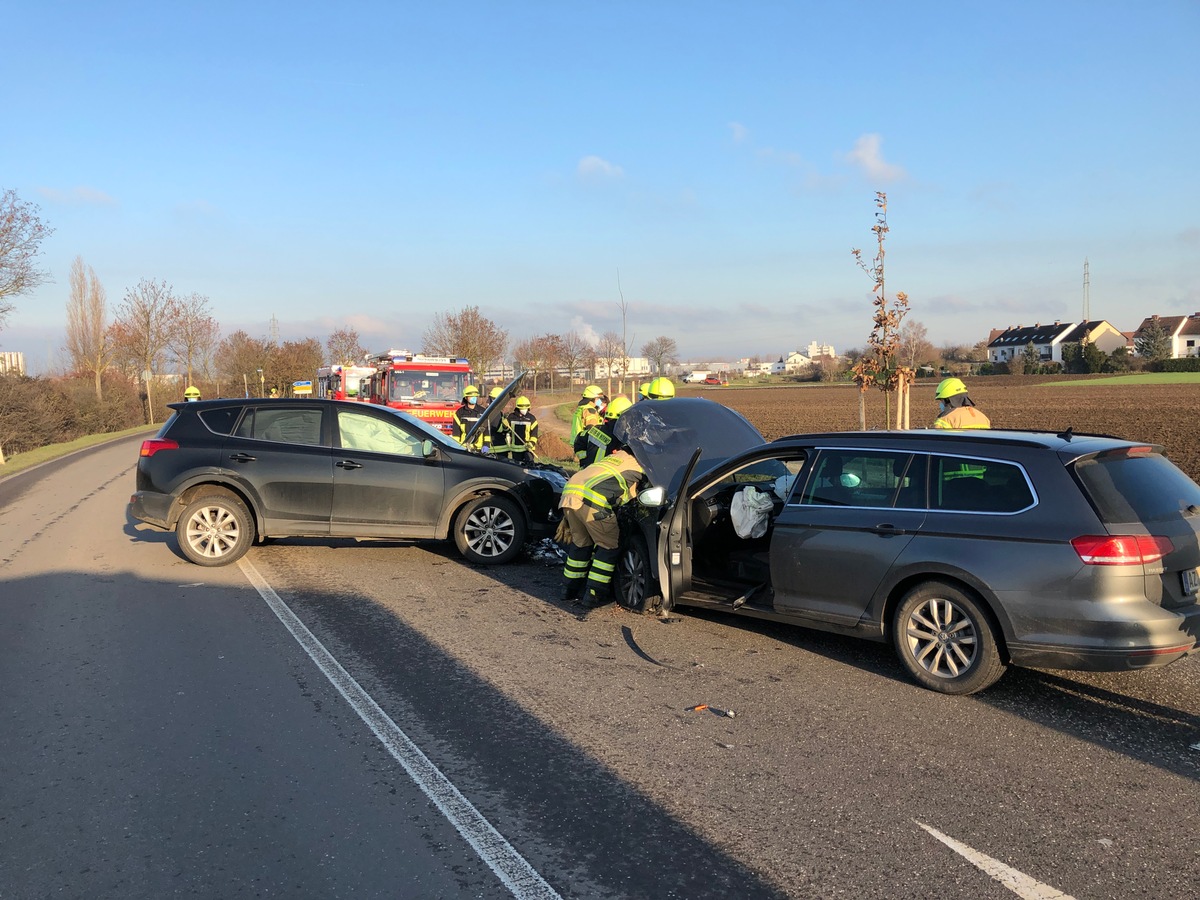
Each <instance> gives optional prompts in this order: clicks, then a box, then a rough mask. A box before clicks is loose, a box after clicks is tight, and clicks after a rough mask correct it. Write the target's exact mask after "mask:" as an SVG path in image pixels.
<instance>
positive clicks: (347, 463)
mask: <svg viewBox="0 0 1200 900" xmlns="http://www.w3.org/2000/svg"><path fill="white" fill-rule="evenodd" d="M334 465H335V466H337V467H338V468H339V469H361V468H362V467H363V466H362V463H357V462H355V461H354V460H352V459H339V460H338V461H337V462H335V463H334Z"/></svg>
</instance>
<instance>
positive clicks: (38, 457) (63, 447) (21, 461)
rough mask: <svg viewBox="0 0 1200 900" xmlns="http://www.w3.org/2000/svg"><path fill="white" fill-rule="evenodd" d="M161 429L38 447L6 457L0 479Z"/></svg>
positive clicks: (147, 428)
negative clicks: (96, 447) (98, 446)
mask: <svg viewBox="0 0 1200 900" xmlns="http://www.w3.org/2000/svg"><path fill="white" fill-rule="evenodd" d="M160 428H162V424H161V423H160V424H158V425H139V426H138V427H137V428H128V429H126V430H125V431H112V432H108V433H106V434H88V435H84V436H83V437H81V438H76V439H75V440H73V441H66V442H64V443H62V444H47V445H46V446H45V447H38V448H37V449H36V450H30V451H29V452H27V453H14V454H13V455H12V456H9V457H5V462H4V465H2V466H0V478H4V477H5V476H6V475H14V474H16V473H17V472H20V471H21V470H22V469H28V468H30V467H32V466H36V465H39V464H40V463H44V462H49V461H50V460H52V459H58V458H59V457H60V456H66V455H67V454H68V453H74V452H75V451H76V450H83V449H85V448H87V447H94V446H95V445H96V444H103V443H105V442H107V441H112V440H115V439H117V438H122V437H127V436H128V435H131V434H138V433H140V432H147V433H152V432H155V431H158V429H160Z"/></svg>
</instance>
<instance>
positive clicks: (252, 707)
mask: <svg viewBox="0 0 1200 900" xmlns="http://www.w3.org/2000/svg"><path fill="white" fill-rule="evenodd" d="M136 448H137V441H136V440H133V441H129V440H126V441H122V442H119V443H117V444H114V445H110V446H106V447H102V448H99V449H96V450H92V451H89V452H86V453H83V454H79V455H77V456H75V457H72V458H69V459H67V460H64V461H60V462H58V463H53V464H50V465H47V466H44V467H42V468H39V469H34V470H30V471H28V472H26V473H21V474H19V475H17V476H13V477H11V478H8V479H4V480H0V685H2V686H3V690H2V691H0V722H3V723H4V727H3V729H0V898H8V897H14V898H16V897H20V898H23V897H42V896H67V897H98V896H122V897H159V896H169V895H173V894H191V895H197V896H209V897H241V896H287V897H338V896H344V895H345V896H349V895H353V896H363V897H376V896H388V897H422V898H423V897H506V896H514V895H515V896H521V897H526V896H529V897H533V896H547V897H552V896H554V895H555V894H557V895H559V896H562V897H654V898H659V897H676V898H706V897H713V898H716V897H722V898H724V897H838V896H845V897H855V898H859V897H881V898H882V897H935V896H936V897H939V898H947V900H954V898H1010V897H1013V896H1022V897H1039V898H1050V897H1057V896H1063V895H1066V896H1072V897H1076V898H1080V900H1083V898H1104V897H1113V898H1125V897H1142V896H1145V897H1151V896H1153V897H1189V896H1200V882H1198V881H1197V876H1196V872H1197V870H1198V869H1200V849H1198V848H1200V842H1197V840H1196V837H1195V833H1194V832H1195V830H1196V824H1197V822H1198V821H1200V813H1198V812H1197V809H1198V807H1200V802H1198V801H1200V790H1198V789H1197V777H1198V775H1200V749H1196V746H1195V745H1200V693H1198V692H1197V686H1198V684H1200V660H1197V659H1185V660H1183V661H1182V662H1180V663H1177V664H1175V665H1174V666H1170V667H1168V668H1166V669H1162V670H1155V671H1148V672H1142V673H1135V674H1122V675H1078V674H1070V673H1052V672H1039V671H1021V670H1013V671H1010V672H1009V673H1008V674H1007V675H1006V676H1005V677H1004V678H1003V679H1002V680H1001V681H1000V682H999V684H997V685H996V686H995V687H994V688H992V689H991V690H989V691H987V692H985V693H983V694H981V695H977V696H975V697H970V698H949V697H943V696H940V695H937V694H933V693H931V692H929V691H925V690H922V689H920V688H918V687H916V686H915V685H913V684H911V683H910V682H909V681H908V680H907V679H906V678H905V677H904V675H903V673H902V672H901V670H900V668H899V665H898V664H897V663H896V662H895V661H894V660H893V659H892V657H891V655H890V651H889V650H888V649H887V648H886V647H884V646H882V645H873V644H867V643H863V642H858V641H853V640H850V639H843V638H838V637H832V636H828V635H822V634H819V633H815V632H808V631H803V630H801V629H796V628H789V627H785V626H777V625H773V624H768V623H756V622H752V621H747V620H740V619H732V618H729V617H724V616H719V615H710V614H682V615H679V616H676V617H675V618H673V619H672V620H671V621H668V622H662V621H659V620H657V619H654V618H645V617H639V616H634V615H632V614H629V613H625V612H623V611H620V610H619V609H617V608H615V607H608V608H604V609H601V610H596V611H593V612H590V613H588V614H586V615H583V614H581V613H580V612H579V611H577V610H574V609H571V608H566V607H563V606H560V605H559V604H558V603H557V602H556V601H555V599H554V598H555V595H556V594H557V583H558V567H557V565H555V564H554V563H552V562H549V561H543V560H539V559H531V560H528V561H525V562H522V563H520V564H518V565H514V566H510V567H505V568H501V569H484V568H473V567H470V566H468V565H466V564H464V563H463V562H462V561H461V560H460V559H459V558H458V556H457V554H456V553H455V552H454V550H453V548H452V547H451V546H445V545H438V544H424V545H419V544H400V543H386V544H385V543H373V544H366V543H364V544H356V543H354V542H337V543H336V544H329V543H324V544H323V543H320V542H316V541H300V540H293V541H280V542H277V543H274V544H270V545H267V546H262V547H256V548H254V549H252V550H251V552H250V554H249V555H248V556H247V557H246V563H247V564H246V565H244V566H232V567H227V568H224V569H203V568H200V567H197V566H193V565H191V564H189V563H187V562H185V561H184V560H183V559H182V558H181V556H180V555H179V553H178V551H177V549H176V547H175V543H174V538H173V536H170V535H162V534H157V533H154V532H139V531H135V530H134V528H133V527H132V523H130V522H129V521H127V520H126V517H125V511H124V509H125V503H126V501H127V500H128V496H129V493H130V492H131V490H132V489H133V464H134V461H135V456H136ZM293 615H294V617H295V621H294V622H290V620H289V619H288V617H289V616H293ZM286 622H290V624H291V630H289V627H288V624H286ZM305 635H311V639H310V638H309V637H306V636H305ZM331 660H332V662H331ZM339 667H340V670H339ZM339 671H342V672H344V674H339ZM327 673H329V674H327ZM331 676H332V680H331ZM700 704H707V705H708V707H709V708H708V709H705V710H698V711H696V710H693V709H692V707H695V706H697V705H700ZM727 710H732V711H733V712H734V713H735V715H734V716H733V717H729V716H726V715H723V714H722V713H724V712H725V711H727ZM422 760H424V762H422ZM410 771H411V772H412V773H413V774H412V775H410Z"/></svg>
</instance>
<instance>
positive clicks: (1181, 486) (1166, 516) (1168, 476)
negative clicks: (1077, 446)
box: [1075, 452, 1200, 525]
mask: <svg viewBox="0 0 1200 900" xmlns="http://www.w3.org/2000/svg"><path fill="white" fill-rule="evenodd" d="M1075 474H1076V475H1077V476H1078V477H1079V480H1080V481H1081V482H1082V483H1083V487H1084V489H1085V490H1086V491H1087V493H1088V496H1089V497H1091V499H1092V503H1093V504H1095V506H1096V511H1097V512H1098V513H1099V514H1100V518H1101V519H1102V520H1103V521H1104V523H1105V524H1108V525H1112V524H1117V523H1122V524H1124V523H1130V522H1164V521H1168V520H1170V519H1178V518H1180V516H1181V515H1183V514H1184V512H1187V511H1189V510H1190V508H1191V507H1193V506H1194V507H1197V508H1200V486H1197V484H1196V482H1194V481H1192V479H1190V478H1188V476H1187V475H1185V474H1184V473H1183V472H1182V471H1180V470H1179V468H1178V467H1177V466H1176V465H1175V464H1174V463H1173V462H1171V461H1170V460H1169V459H1167V458H1166V457H1165V456H1162V455H1161V454H1158V453H1135V454H1128V453H1124V452H1122V453H1108V454H1101V455H1100V456H1096V457H1092V458H1090V459H1084V460H1080V461H1079V462H1078V463H1076V465H1075Z"/></svg>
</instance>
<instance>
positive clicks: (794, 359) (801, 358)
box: [783, 350, 812, 372]
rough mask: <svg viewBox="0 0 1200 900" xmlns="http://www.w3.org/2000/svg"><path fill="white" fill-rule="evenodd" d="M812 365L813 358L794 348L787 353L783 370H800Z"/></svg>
mask: <svg viewBox="0 0 1200 900" xmlns="http://www.w3.org/2000/svg"><path fill="white" fill-rule="evenodd" d="M811 365H812V359H811V358H809V357H807V356H805V355H804V354H803V353H801V352H800V351H799V350H793V351H792V352H791V353H789V354H788V355H787V359H786V360H784V366H783V370H784V371H785V372H799V371H800V370H801V369H807V368H808V367H809V366H811Z"/></svg>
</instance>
